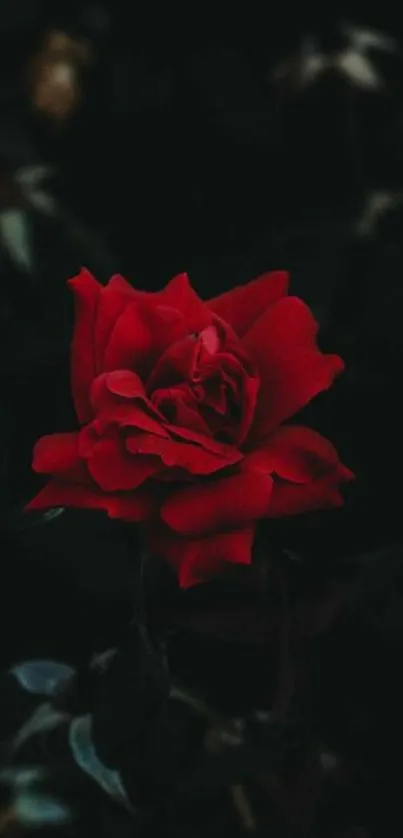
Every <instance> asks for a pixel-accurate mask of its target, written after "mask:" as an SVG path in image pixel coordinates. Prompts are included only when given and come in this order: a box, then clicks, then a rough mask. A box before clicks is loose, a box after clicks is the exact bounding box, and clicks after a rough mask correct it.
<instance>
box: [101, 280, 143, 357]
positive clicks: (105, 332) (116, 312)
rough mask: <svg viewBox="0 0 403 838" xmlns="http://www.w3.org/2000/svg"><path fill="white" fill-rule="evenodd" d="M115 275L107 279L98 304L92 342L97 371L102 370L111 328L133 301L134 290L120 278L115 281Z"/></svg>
mask: <svg viewBox="0 0 403 838" xmlns="http://www.w3.org/2000/svg"><path fill="white" fill-rule="evenodd" d="M116 279H117V278H116V277H115V278H114V277H112V279H110V280H109V282H108V285H107V286H106V288H103V289H102V293H101V296H100V300H99V305H98V315H97V320H96V324H95V332H94V343H95V356H96V363H97V371H98V372H103V371H104V368H105V367H104V359H105V351H106V348H107V346H108V343H109V339H110V336H111V334H112V331H113V328H114V326H115V324H116V322H117V320H118V319H119V317H120V316H121V315H122V314H123V312H124V311H125V309H126V308H127V306H129V305H130V303H131V302H133V296H134V292H132V294H130V292H131V291H132V289H131V288H130V285H129V283H128V282H126V281H125V280H124V279H123V278H121V282H119V281H118V282H116Z"/></svg>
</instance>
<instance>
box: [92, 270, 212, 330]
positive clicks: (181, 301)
mask: <svg viewBox="0 0 403 838" xmlns="http://www.w3.org/2000/svg"><path fill="white" fill-rule="evenodd" d="M109 286H110V287H111V288H112V289H113V291H114V292H118V293H121V294H124V295H126V296H128V297H129V298H131V299H132V301H137V302H139V303H142V304H143V307H144V310H152V311H156V310H160V311H161V312H164V311H166V312H168V311H172V312H174V311H177V312H179V313H180V314H181V316H182V317H181V319H182V320H183V319H184V320H185V321H186V323H187V324H188V326H189V329H188V332H201V331H202V330H203V329H204V328H206V326H209V325H210V323H211V314H210V312H209V309H208V307H207V305H206V303H204V302H203V301H202V300H201V299H200V297H198V295H197V294H196V292H195V291H194V290H193V288H192V286H191V285H190V282H189V277H188V275H187V274H186V273H182V274H178V275H177V276H174V277H173V279H171V280H170V282H168V284H167V285H165V287H164V288H163V289H162V290H161V291H151V292H150V291H140V290H138V289H137V288H132V287H131V286H130V285H129V283H128V282H127V281H126V280H125V279H123V277H121V276H119V275H116V276H113V277H112V278H111V280H110V282H109V283H108V288H109ZM186 333H187V332H186V331H184V332H183V335H182V336H184V335H185V334H186Z"/></svg>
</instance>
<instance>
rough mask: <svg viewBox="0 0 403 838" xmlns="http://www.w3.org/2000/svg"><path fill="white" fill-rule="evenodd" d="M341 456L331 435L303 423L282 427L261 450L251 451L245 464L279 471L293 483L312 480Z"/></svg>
mask: <svg viewBox="0 0 403 838" xmlns="http://www.w3.org/2000/svg"><path fill="white" fill-rule="evenodd" d="M339 464H340V463H339V456H338V453H337V451H336V449H335V448H334V447H333V445H332V443H331V442H329V440H328V439H325V437H323V436H321V435H320V434H318V433H317V432H316V431H313V430H312V429H311V428H305V427H303V426H302V425H286V426H283V427H282V428H278V430H277V431H274V433H273V434H271V436H270V437H269V439H268V441H267V443H266V444H265V445H264V446H262V447H261V448H260V449H259V450H257V451H253V452H252V453H251V454H248V455H247V456H246V457H245V459H244V463H243V467H244V468H245V469H247V470H248V471H249V470H251V471H260V472H262V473H263V474H273V473H275V474H278V476H279V477H281V478H283V479H284V480H287V481H289V482H290V483H310V482H311V481H312V480H315V479H316V478H317V477H323V475H325V474H327V473H329V472H332V471H334V469H335V468H336V467H338V465H339Z"/></svg>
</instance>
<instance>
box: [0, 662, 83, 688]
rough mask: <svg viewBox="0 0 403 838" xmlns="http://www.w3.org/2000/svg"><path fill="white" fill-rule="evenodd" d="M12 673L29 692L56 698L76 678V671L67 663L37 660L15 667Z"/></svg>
mask: <svg viewBox="0 0 403 838" xmlns="http://www.w3.org/2000/svg"><path fill="white" fill-rule="evenodd" d="M11 673H12V675H14V677H15V678H16V679H17V681H18V683H19V684H20V685H21V687H22V688H23V689H24V690H27V692H30V693H34V694H35V695H47V696H54V695H56V694H57V693H58V691H59V690H60V688H61V687H62V686H63V685H65V684H66V683H67V682H68V681H70V680H71V678H73V677H74V674H75V670H74V669H73V668H72V667H71V666H68V665H67V664H65V663H58V662H57V661H48V660H36V661H27V662H26V663H21V664H19V665H18V666H14V667H13V668H12V669H11Z"/></svg>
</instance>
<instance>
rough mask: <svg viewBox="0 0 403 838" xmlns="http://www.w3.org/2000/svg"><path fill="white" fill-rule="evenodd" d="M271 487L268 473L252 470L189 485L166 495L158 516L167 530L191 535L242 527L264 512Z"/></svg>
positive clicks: (265, 512)
mask: <svg viewBox="0 0 403 838" xmlns="http://www.w3.org/2000/svg"><path fill="white" fill-rule="evenodd" d="M272 486H273V481H272V479H271V477H270V476H269V475H266V474H258V473H252V472H245V473H244V472H242V473H240V474H236V475H234V476H233V477H223V478H222V479H221V480H217V481H215V482H214V483H205V484H201V485H196V486H190V487H187V488H185V489H181V490H179V491H178V492H174V493H173V494H172V495H170V496H169V497H168V499H167V500H166V501H165V503H164V504H163V506H162V508H161V518H162V520H163V521H164V522H165V523H166V524H167V525H168V526H169V527H170V528H171V529H173V530H175V531H176V532H179V533H180V534H181V535H186V536H192V537H194V536H199V535H202V536H203V535H208V534H210V533H216V532H221V531H223V530H230V529H232V528H233V527H234V526H236V527H237V528H238V529H239V528H243V527H244V526H247V525H250V524H251V523H252V521H255V520H257V519H259V518H264V517H265V516H266V515H267V512H268V510H269V507H270V496H271V491H272Z"/></svg>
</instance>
